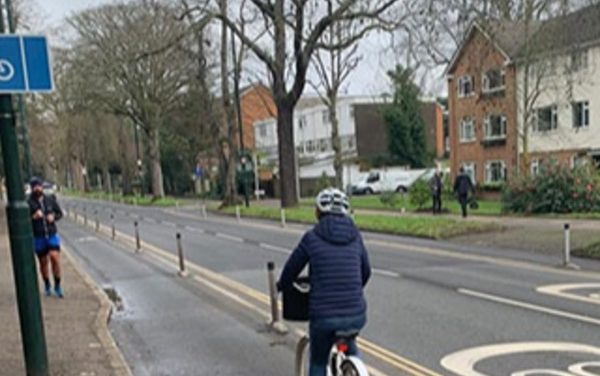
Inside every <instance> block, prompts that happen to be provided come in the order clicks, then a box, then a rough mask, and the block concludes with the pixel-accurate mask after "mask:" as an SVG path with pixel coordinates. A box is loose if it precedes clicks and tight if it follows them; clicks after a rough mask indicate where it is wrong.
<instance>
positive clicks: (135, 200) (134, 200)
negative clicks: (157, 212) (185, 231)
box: [61, 190, 181, 207]
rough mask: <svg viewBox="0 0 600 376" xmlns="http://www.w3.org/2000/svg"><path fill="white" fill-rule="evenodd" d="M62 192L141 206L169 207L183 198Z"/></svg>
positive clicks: (63, 192) (67, 194) (66, 194)
mask: <svg viewBox="0 0 600 376" xmlns="http://www.w3.org/2000/svg"><path fill="white" fill-rule="evenodd" d="M61 193H62V194H63V195H65V196H71V197H81V198H89V199H96V200H105V201H114V202H120V203H123V204H127V205H139V206H159V207H169V206H176V205H177V202H178V201H179V202H181V200H177V199H175V198H173V197H163V198H160V199H154V197H152V196H150V195H146V196H144V197H140V196H123V195H121V194H112V195H110V194H108V193H105V192H85V193H84V192H78V191H67V190H63V191H61Z"/></svg>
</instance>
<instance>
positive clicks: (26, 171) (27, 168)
mask: <svg viewBox="0 0 600 376" xmlns="http://www.w3.org/2000/svg"><path fill="white" fill-rule="evenodd" d="M5 2H6V18H7V19H8V31H9V33H11V34H14V33H15V31H16V25H15V14H14V9H13V6H12V0H5ZM17 109H18V111H19V125H20V128H21V142H22V143H23V175H25V176H24V178H25V180H29V179H30V178H31V175H32V172H31V148H30V146H29V130H28V128H27V113H26V108H25V96H24V95H23V94H19V95H17Z"/></svg>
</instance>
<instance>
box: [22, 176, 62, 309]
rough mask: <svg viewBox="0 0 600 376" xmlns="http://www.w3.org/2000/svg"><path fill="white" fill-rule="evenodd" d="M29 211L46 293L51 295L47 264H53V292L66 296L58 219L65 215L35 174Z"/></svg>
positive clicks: (60, 296) (31, 185) (31, 184)
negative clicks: (63, 286) (62, 278)
mask: <svg viewBox="0 0 600 376" xmlns="http://www.w3.org/2000/svg"><path fill="white" fill-rule="evenodd" d="M30 187H31V194H30V196H29V200H28V203H29V212H30V214H31V224H32V227H33V238H34V246H35V253H36V255H37V257H38V260H39V265H40V274H41V275H42V279H43V280H44V291H45V294H46V296H51V295H52V286H51V285H50V273H49V270H48V264H51V266H52V275H53V277H54V293H55V294H56V296H58V297H59V298H62V297H63V296H64V294H63V290H62V287H61V273H60V237H59V236H58V228H57V227H56V222H57V221H58V220H60V219H61V218H62V216H63V212H62V210H61V208H60V206H59V205H58V202H57V200H56V197H55V196H54V195H45V194H44V189H43V184H42V181H41V180H40V179H39V178H32V179H31V182H30Z"/></svg>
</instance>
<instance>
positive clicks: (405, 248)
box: [164, 209, 600, 280]
mask: <svg viewBox="0 0 600 376" xmlns="http://www.w3.org/2000/svg"><path fill="white" fill-rule="evenodd" d="M164 211H165V212H166V213H168V214H172V215H175V216H179V217H182V218H189V219H194V220H200V219H202V218H200V217H198V216H196V215H192V214H187V213H181V212H177V211H171V210H169V209H164ZM205 220H208V221H210V222H214V223H223V224H232V223H234V224H237V225H239V224H242V225H244V226H246V227H254V228H260V229H264V230H269V231H276V232H282V231H283V232H287V233H289V234H302V233H303V232H304V231H305V229H303V228H295V227H294V226H289V225H288V227H286V228H281V226H279V225H275V224H267V223H266V222H265V223H257V222H252V221H245V222H237V221H235V218H233V220H232V219H226V218H225V217H222V218H219V217H210V218H208V219H205ZM259 220H260V219H259ZM365 244H366V245H376V246H379V247H384V248H387V249H393V250H399V251H402V252H409V253H417V254H426V255H432V256H437V257H447V258H453V259H457V260H466V261H474V262H484V263H487V264H490V265H497V266H502V267H509V268H516V269H522V270H533V271H536V272H544V273H550V274H555V275H563V276H565V275H566V276H569V277H577V278H589V279H592V280H600V275H599V274H598V273H596V272H590V271H581V270H580V271H572V270H564V269H558V268H555V267H552V266H548V265H541V264H535V263H532V262H527V261H520V260H516V259H510V258H504V257H492V256H485V255H481V254H466V253H461V252H459V251H452V250H446V249H443V248H438V247H434V246H422V245H415V244H400V243H392V242H390V241H385V240H378V239H374V238H371V239H365Z"/></svg>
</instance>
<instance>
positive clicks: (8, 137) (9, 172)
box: [0, 1, 48, 376]
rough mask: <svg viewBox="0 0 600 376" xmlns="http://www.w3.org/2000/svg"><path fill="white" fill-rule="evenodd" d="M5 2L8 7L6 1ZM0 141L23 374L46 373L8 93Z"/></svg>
mask: <svg viewBox="0 0 600 376" xmlns="http://www.w3.org/2000/svg"><path fill="white" fill-rule="evenodd" d="M5 4H6V5H7V7H8V8H10V3H9V2H6V3H5ZM3 19H4V12H3V10H2V1H0V33H4V32H5V29H4V22H3ZM0 142H1V144H2V156H3V159H4V169H5V173H6V188H7V193H8V204H7V205H6V216H7V222H8V231H9V239H10V251H11V256H12V265H13V274H14V278H15V290H16V293H17V306H18V311H19V323H20V326H21V339H22V341H23V353H24V357H25V367H26V373H27V375H34V376H47V375H48V355H47V351H46V338H45V334H44V324H43V321H42V307H41V304H40V294H39V288H38V279H37V274H36V270H35V260H34V256H33V233H32V229H31V218H30V216H29V205H28V204H27V202H26V201H25V191H24V189H23V180H22V175H21V166H20V162H19V149H18V144H17V134H16V131H15V118H14V109H13V104H12V97H11V95H10V94H2V95H0Z"/></svg>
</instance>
